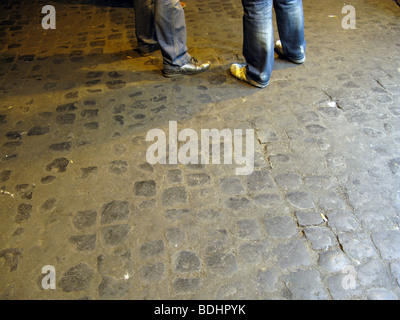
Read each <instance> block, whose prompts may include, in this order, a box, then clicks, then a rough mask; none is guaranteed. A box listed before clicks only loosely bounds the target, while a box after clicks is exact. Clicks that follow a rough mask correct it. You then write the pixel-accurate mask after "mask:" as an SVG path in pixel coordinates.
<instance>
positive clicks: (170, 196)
mask: <svg viewBox="0 0 400 320" xmlns="http://www.w3.org/2000/svg"><path fill="white" fill-rule="evenodd" d="M161 198H162V204H163V205H164V206H166V207H172V206H175V205H179V204H185V203H187V199H188V195H187V191H186V188H185V187H172V188H168V189H166V190H164V191H163V192H162V195H161Z"/></svg>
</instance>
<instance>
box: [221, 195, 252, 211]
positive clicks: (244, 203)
mask: <svg viewBox="0 0 400 320" xmlns="http://www.w3.org/2000/svg"><path fill="white" fill-rule="evenodd" d="M225 204H226V206H227V207H228V208H229V209H231V210H234V211H240V210H243V209H246V208H248V207H249V206H250V205H251V202H250V200H249V199H248V198H246V197H240V198H229V199H228V200H226V201H225Z"/></svg>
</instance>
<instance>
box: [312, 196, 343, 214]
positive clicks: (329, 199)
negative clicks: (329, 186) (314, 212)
mask: <svg viewBox="0 0 400 320" xmlns="http://www.w3.org/2000/svg"><path fill="white" fill-rule="evenodd" d="M318 205H319V207H320V208H321V209H322V210H324V211H331V210H336V211H337V210H345V208H346V204H345V202H344V201H343V200H342V199H341V198H340V196H339V195H338V194H336V193H335V192H329V193H327V194H326V195H324V196H323V197H321V198H319V199H318Z"/></svg>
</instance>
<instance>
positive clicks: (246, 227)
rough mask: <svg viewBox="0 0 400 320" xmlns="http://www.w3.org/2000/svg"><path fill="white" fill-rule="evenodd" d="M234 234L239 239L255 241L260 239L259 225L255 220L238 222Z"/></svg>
mask: <svg viewBox="0 0 400 320" xmlns="http://www.w3.org/2000/svg"><path fill="white" fill-rule="evenodd" d="M236 234H237V235H238V236H239V237H241V238H245V239H250V240H256V239H258V238H259V237H260V225H259V224H258V222H257V220H255V219H244V220H239V221H238V222H237V223H236Z"/></svg>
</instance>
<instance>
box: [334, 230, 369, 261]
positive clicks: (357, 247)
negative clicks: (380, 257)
mask: <svg viewBox="0 0 400 320" xmlns="http://www.w3.org/2000/svg"><path fill="white" fill-rule="evenodd" d="M339 241H340V244H341V245H342V247H343V251H344V252H345V253H346V254H347V255H348V256H349V257H351V258H353V259H357V260H359V259H365V258H371V257H374V256H375V255H376V254H377V252H376V250H375V246H374V244H373V242H372V240H371V238H370V237H369V235H365V234H360V233H353V232H342V233H340V234H339Z"/></svg>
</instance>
